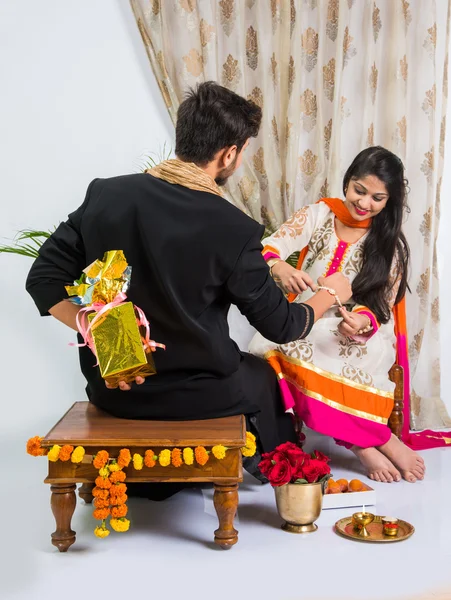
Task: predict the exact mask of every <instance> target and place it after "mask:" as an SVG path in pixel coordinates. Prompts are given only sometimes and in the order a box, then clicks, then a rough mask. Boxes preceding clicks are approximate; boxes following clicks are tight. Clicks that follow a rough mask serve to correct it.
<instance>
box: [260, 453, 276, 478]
mask: <svg viewBox="0 0 451 600" xmlns="http://www.w3.org/2000/svg"><path fill="white" fill-rule="evenodd" d="M263 456H264V455H263ZM273 466H274V465H273V463H272V461H271V458H262V460H261V461H260V462H259V463H258V468H259V469H260V472H261V473H262V474H263V475H264V476H265V477H268V473H269V471H270V470H271V469H272V468H273Z"/></svg>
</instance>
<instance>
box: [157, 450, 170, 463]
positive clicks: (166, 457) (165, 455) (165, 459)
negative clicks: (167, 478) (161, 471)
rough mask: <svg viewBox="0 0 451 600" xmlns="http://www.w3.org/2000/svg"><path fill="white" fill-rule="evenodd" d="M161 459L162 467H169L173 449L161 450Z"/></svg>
mask: <svg viewBox="0 0 451 600" xmlns="http://www.w3.org/2000/svg"><path fill="white" fill-rule="evenodd" d="M158 458H159V461H160V465H161V466H162V467H167V466H168V465H170V464H171V451H170V450H162V451H161V452H160V456H159V457H158Z"/></svg>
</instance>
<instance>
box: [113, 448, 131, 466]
mask: <svg viewBox="0 0 451 600" xmlns="http://www.w3.org/2000/svg"><path fill="white" fill-rule="evenodd" d="M131 459H132V455H131V454H130V450H129V449H128V448H122V450H121V451H120V452H119V456H118V458H117V464H118V465H119V466H120V467H122V468H123V467H128V465H129V464H130V461H131Z"/></svg>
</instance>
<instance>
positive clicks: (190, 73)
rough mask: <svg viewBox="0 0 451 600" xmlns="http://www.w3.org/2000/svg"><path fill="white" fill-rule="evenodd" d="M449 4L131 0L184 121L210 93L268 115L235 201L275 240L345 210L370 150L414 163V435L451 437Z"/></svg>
mask: <svg viewBox="0 0 451 600" xmlns="http://www.w3.org/2000/svg"><path fill="white" fill-rule="evenodd" d="M449 3H450V2H449V0H415V1H414V0H410V2H408V1H407V0H375V1H372V0H164V2H163V1H162V0H131V5H132V8H133V11H134V13H135V16H136V20H137V23H138V27H139V30H140V32H141V35H142V38H143V41H144V44H145V47H146V50H147V53H148V56H149V60H150V62H151V65H152V68H153V71H154V73H155V76H156V78H157V81H158V84H159V86H160V89H161V93H162V95H163V98H164V101H165V103H166V105H167V108H168V111H169V114H170V115H171V117H172V119H173V120H174V121H175V117H176V112H177V108H178V106H179V103H180V101H181V100H182V98H183V93H184V90H186V89H187V88H188V87H190V86H194V85H196V84H197V83H199V82H202V81H206V80H215V81H218V82H219V83H221V84H222V85H225V86H226V87H228V88H230V89H232V90H234V91H236V92H237V93H239V94H241V95H243V96H245V97H247V98H251V99H252V100H254V102H256V103H257V104H258V105H259V106H261V107H262V109H263V123H262V128H261V132H260V134H259V136H258V138H257V139H255V140H252V142H251V144H250V147H249V149H248V151H247V156H246V159H245V161H244V164H243V167H242V169H241V170H240V172H239V173H238V174H237V175H235V176H234V177H232V178H231V181H230V183H229V184H228V193H229V196H230V199H231V201H232V202H233V203H234V204H236V205H237V206H238V207H240V208H241V209H242V210H244V211H245V212H247V213H248V214H249V215H251V216H252V217H254V218H255V219H257V220H258V221H260V222H262V223H264V224H265V225H266V227H267V228H268V229H269V230H274V229H275V228H276V227H277V226H278V225H280V224H281V223H282V222H283V221H284V220H285V219H286V218H287V217H289V216H290V215H291V214H292V213H293V212H294V211H295V210H297V209H299V208H300V207H301V206H303V205H305V204H309V203H312V202H315V201H316V200H317V199H318V198H319V197H321V196H341V195H342V191H341V180H342V177H343V174H344V172H345V170H346V168H347V166H348V165H349V164H350V162H351V160H352V159H353V158H354V156H355V155H356V154H357V153H358V152H359V151H360V150H362V149H363V148H365V147H367V146H369V145H375V144H380V145H383V146H385V147H386V148H389V149H390V150H392V151H393V152H395V153H397V154H398V155H399V156H400V157H401V158H402V160H403V162H404V164H405V166H406V170H407V176H408V179H409V186H410V195H409V204H410V206H411V208H412V212H411V213H410V215H409V217H408V220H407V222H406V224H405V231H406V234H407V237H408V240H409V243H410V246H411V250H412V272H411V276H410V286H411V290H412V294H409V296H408V300H407V303H408V304H407V306H408V325H409V332H410V358H411V366H412V403H411V404H412V411H411V426H412V428H413V429H423V428H426V427H428V428H440V427H444V426H445V427H450V426H451V419H450V418H449V415H448V414H447V411H446V408H445V405H444V404H443V402H442V400H441V397H440V361H439V355H440V354H439V353H440V344H439V328H438V325H439V286H438V273H437V257H436V241H437V234H438V220H439V215H440V185H441V178H442V171H443V160H444V139H445V127H446V118H445V115H446V95H447V87H448V83H447V71H448V38H449Z"/></svg>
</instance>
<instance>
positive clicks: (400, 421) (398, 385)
mask: <svg viewBox="0 0 451 600" xmlns="http://www.w3.org/2000/svg"><path fill="white" fill-rule="evenodd" d="M389 378H390V381H391V382H392V383H394V384H395V391H394V392H393V398H394V405H393V411H392V413H391V415H390V418H389V419H388V426H389V427H390V429H391V431H392V433H393V435H395V436H396V437H397V438H400V439H401V435H402V430H403V425H404V369H403V368H402V367H401V366H400V365H393V366H392V368H391V369H390V372H389Z"/></svg>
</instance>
